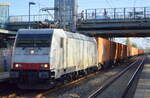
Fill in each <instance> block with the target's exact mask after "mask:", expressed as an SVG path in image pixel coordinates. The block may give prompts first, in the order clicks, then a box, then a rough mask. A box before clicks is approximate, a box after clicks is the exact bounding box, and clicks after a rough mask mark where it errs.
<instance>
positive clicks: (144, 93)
mask: <svg viewBox="0 0 150 98" xmlns="http://www.w3.org/2000/svg"><path fill="white" fill-rule="evenodd" d="M134 98H150V55H149V56H148V58H147V60H146V62H145V65H144V69H143V71H142V73H141V76H140V79H139V82H138V85H137V89H136V92H135V95H134Z"/></svg>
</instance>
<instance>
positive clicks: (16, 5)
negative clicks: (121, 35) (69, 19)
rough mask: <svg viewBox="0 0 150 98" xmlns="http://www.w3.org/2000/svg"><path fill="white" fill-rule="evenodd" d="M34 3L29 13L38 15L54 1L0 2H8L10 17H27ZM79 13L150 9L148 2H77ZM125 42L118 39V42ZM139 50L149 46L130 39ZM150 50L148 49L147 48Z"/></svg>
mask: <svg viewBox="0 0 150 98" xmlns="http://www.w3.org/2000/svg"><path fill="white" fill-rule="evenodd" d="M29 1H34V2H36V5H35V6H32V8H31V9H32V10H31V13H32V14H39V9H40V8H43V7H53V6H54V0H0V2H10V3H11V6H10V15H28V2H29ZM78 6H79V12H80V11H81V10H83V9H91V8H120V7H134V6H136V7H150V0H78ZM124 41H125V40H124V39H122V40H120V39H119V42H124ZM132 41H133V42H134V43H136V44H137V45H138V46H139V47H140V48H141V47H142V48H143V44H144V46H145V48H146V47H147V46H149V42H150V41H149V42H146V40H144V38H140V39H135V38H134V39H132ZM149 48H150V47H149Z"/></svg>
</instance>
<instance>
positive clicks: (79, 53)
mask: <svg viewBox="0 0 150 98" xmlns="http://www.w3.org/2000/svg"><path fill="white" fill-rule="evenodd" d="M97 52H98V51H97V43H96V40H95V39H94V38H90V37H87V36H84V35H81V34H78V33H69V32H67V31H64V30H62V29H31V30H26V29H24V30H19V32H18V34H17V36H16V40H15V44H14V48H13V56H12V66H11V71H10V77H11V81H12V82H14V83H16V84H17V85H24V84H29V85H30V86H33V85H34V84H45V83H50V84H55V81H56V80H61V79H65V78H67V77H75V76H77V75H81V74H87V73H89V72H90V71H95V70H98V69H100V68H101V66H99V65H98V58H97V57H98V53H97Z"/></svg>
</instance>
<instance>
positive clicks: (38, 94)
mask: <svg viewBox="0 0 150 98" xmlns="http://www.w3.org/2000/svg"><path fill="white" fill-rule="evenodd" d="M132 62H133V61H132ZM130 63H131V62H130ZM103 73H105V72H104V71H101V72H96V73H92V74H89V75H87V76H84V77H82V78H79V79H77V80H74V81H72V82H69V83H65V84H64V85H59V86H58V87H55V88H52V89H50V90H44V91H43V90H41V91H22V90H20V89H15V90H14V91H13V92H12V91H11V92H10V93H9V94H7V95H5V96H3V98H19V97H22V96H24V95H25V96H26V97H31V96H32V97H34V98H43V97H44V96H47V95H49V94H54V93H55V92H57V91H58V90H60V89H61V90H63V91H67V90H69V89H70V88H73V87H74V86H76V85H79V84H80V83H84V82H86V81H88V80H90V79H91V78H94V77H96V76H97V75H98V74H103Z"/></svg>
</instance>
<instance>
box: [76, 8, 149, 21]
mask: <svg viewBox="0 0 150 98" xmlns="http://www.w3.org/2000/svg"><path fill="white" fill-rule="evenodd" d="M78 17H79V18H78V19H82V20H87V19H101V20H104V19H105V20H106V19H107V20H108V19H147V18H150V7H135V8H108V9H102V8H101V9H86V10H84V11H82V12H81V13H80V14H79V15H78Z"/></svg>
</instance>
